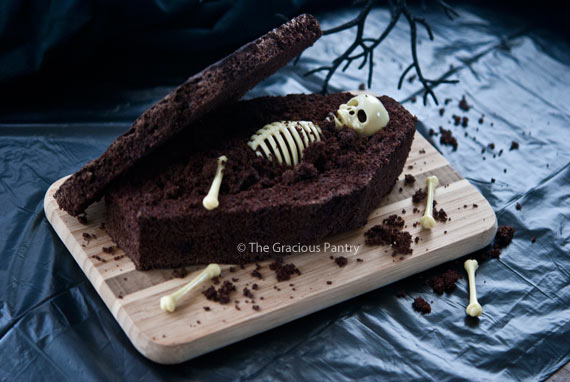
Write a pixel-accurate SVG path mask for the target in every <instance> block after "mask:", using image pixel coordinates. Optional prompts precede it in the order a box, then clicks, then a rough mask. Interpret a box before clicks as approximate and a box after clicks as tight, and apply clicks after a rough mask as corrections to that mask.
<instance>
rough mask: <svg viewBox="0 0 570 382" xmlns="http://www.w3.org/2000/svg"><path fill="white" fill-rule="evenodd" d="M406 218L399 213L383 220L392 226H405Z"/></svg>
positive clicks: (383, 222)
mask: <svg viewBox="0 0 570 382" xmlns="http://www.w3.org/2000/svg"><path fill="white" fill-rule="evenodd" d="M404 223H405V222H404V219H402V218H401V217H400V216H398V215H390V216H388V217H387V218H386V219H384V220H383V221H382V224H384V225H387V226H390V227H400V228H402V227H403V226H404Z"/></svg>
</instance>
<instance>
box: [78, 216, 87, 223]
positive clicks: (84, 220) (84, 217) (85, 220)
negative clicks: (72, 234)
mask: <svg viewBox="0 0 570 382" xmlns="http://www.w3.org/2000/svg"><path fill="white" fill-rule="evenodd" d="M77 221H79V223H81V224H84V225H85V224H87V215H79V216H77Z"/></svg>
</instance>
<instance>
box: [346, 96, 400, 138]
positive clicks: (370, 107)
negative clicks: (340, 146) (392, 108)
mask: <svg viewBox="0 0 570 382" xmlns="http://www.w3.org/2000/svg"><path fill="white" fill-rule="evenodd" d="M389 121H390V116H389V115H388V111H387V110H386V108H385V107H384V105H383V104H382V102H380V100H379V99H378V98H376V97H375V96H373V95H369V94H360V95H358V96H356V97H353V98H351V99H350V100H349V101H348V102H347V103H343V104H342V105H340V106H339V109H338V111H337V116H336V117H335V125H336V126H337V127H339V128H340V127H342V126H348V127H350V128H351V129H353V130H354V131H356V133H357V134H358V135H360V136H365V137H368V136H370V135H373V134H376V133H377V132H378V131H380V130H382V129H383V128H384V127H386V125H387V124H388V122H389Z"/></svg>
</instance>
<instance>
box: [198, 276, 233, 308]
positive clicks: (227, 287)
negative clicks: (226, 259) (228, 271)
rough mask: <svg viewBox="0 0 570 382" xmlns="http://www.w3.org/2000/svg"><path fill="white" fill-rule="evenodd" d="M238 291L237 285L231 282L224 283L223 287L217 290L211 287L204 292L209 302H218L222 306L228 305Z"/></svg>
mask: <svg viewBox="0 0 570 382" xmlns="http://www.w3.org/2000/svg"><path fill="white" fill-rule="evenodd" d="M235 290H236V287H235V285H234V284H233V283H232V282H231V281H227V280H226V281H224V283H223V284H222V286H221V287H219V288H218V289H216V288H215V287H214V286H213V285H211V286H210V287H209V288H208V289H206V290H205V291H203V292H202V294H204V296H206V298H207V299H208V300H211V301H215V302H218V303H220V304H228V303H229V302H230V301H231V299H230V295H231V293H232V292H234V291H235Z"/></svg>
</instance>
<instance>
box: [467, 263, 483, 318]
mask: <svg viewBox="0 0 570 382" xmlns="http://www.w3.org/2000/svg"><path fill="white" fill-rule="evenodd" d="M463 266H464V267H465V270H466V271H467V277H468V278H469V305H467V309H465V312H466V313H467V315H469V316H471V317H479V316H480V315H481V313H483V308H482V307H481V304H479V301H477V289H476V288H475V271H476V270H477V268H479V263H477V260H465V263H463Z"/></svg>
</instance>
